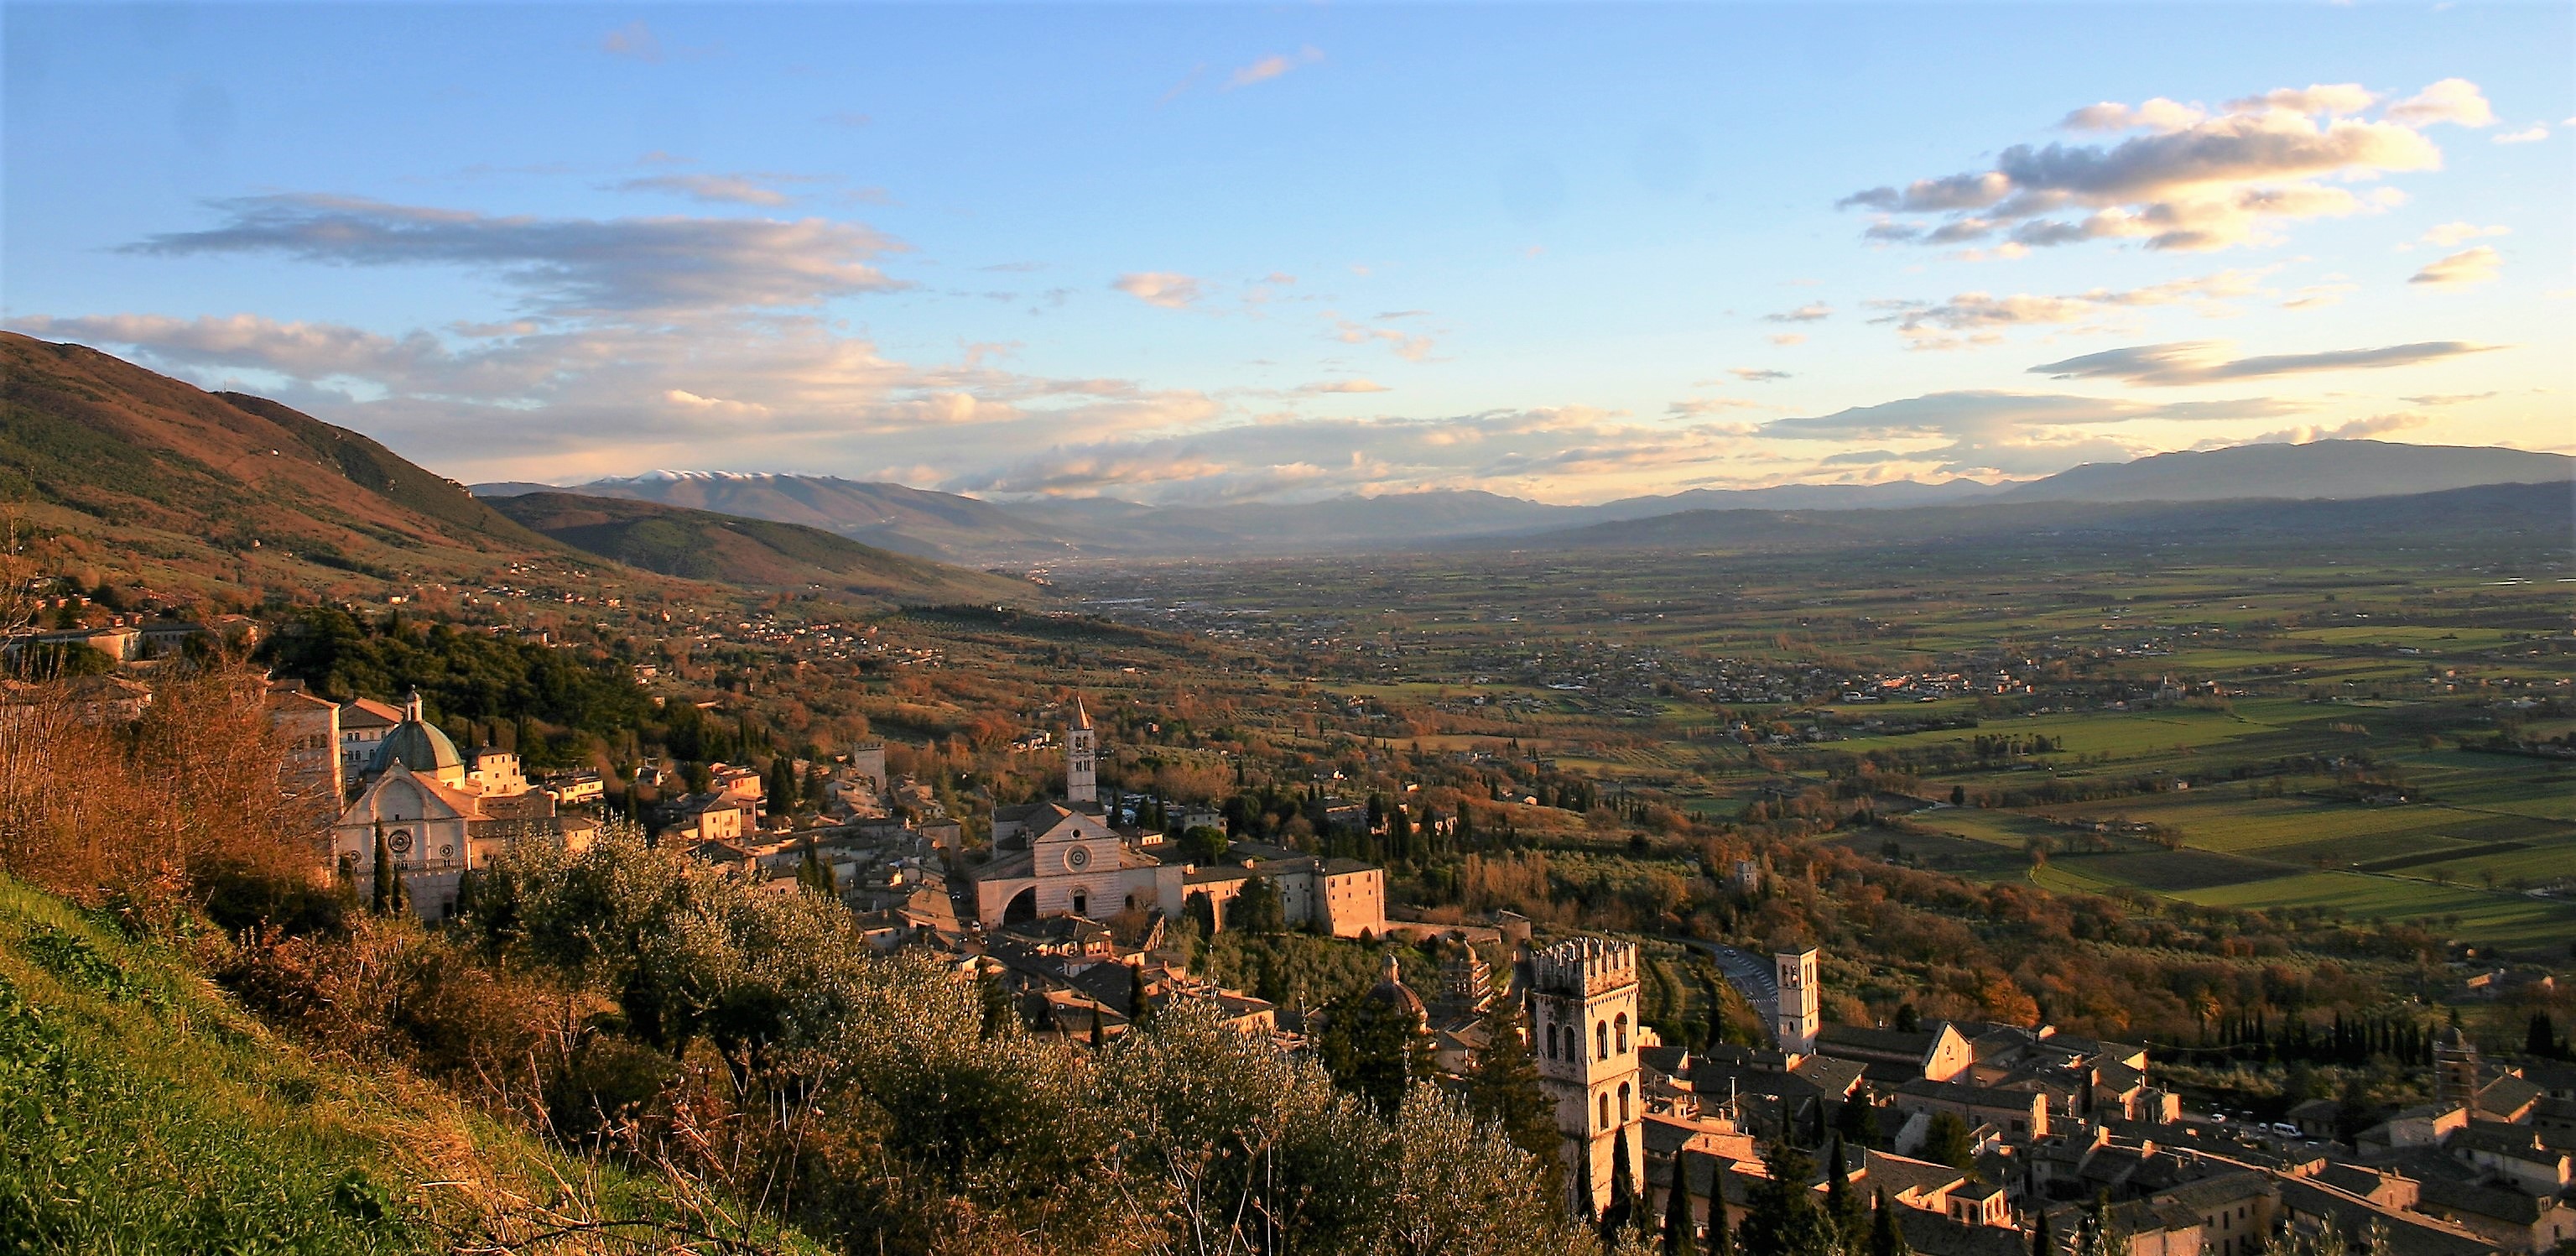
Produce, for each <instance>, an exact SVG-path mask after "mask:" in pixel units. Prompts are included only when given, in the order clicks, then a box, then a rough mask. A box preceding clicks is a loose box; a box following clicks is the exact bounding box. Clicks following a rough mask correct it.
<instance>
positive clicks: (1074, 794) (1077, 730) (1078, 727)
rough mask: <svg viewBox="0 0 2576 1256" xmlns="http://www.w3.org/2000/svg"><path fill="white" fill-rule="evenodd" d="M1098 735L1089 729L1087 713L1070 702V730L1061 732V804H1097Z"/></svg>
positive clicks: (1098, 785)
mask: <svg viewBox="0 0 2576 1256" xmlns="http://www.w3.org/2000/svg"><path fill="white" fill-rule="evenodd" d="M1099 780H1100V734H1099V733H1098V732H1096V731H1094V730H1093V729H1092V727H1091V712H1089V711H1086V710H1084V709H1082V699H1080V698H1075V699H1074V700H1073V726H1072V727H1071V728H1068V729H1066V730H1064V800H1065V801H1066V802H1098V801H1100V784H1099Z"/></svg>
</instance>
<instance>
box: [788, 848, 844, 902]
mask: <svg viewBox="0 0 2576 1256" xmlns="http://www.w3.org/2000/svg"><path fill="white" fill-rule="evenodd" d="M796 884H798V885H801V886H804V887H805V888H806V889H809V890H812V891H814V892H815V893H817V894H821V895H824V896H825V897H828V898H838V897H840V894H841V882H840V878H839V877H837V876H835V875H834V874H833V872H832V866H831V865H830V864H827V863H824V862H823V856H822V854H821V852H819V851H817V850H816V849H815V848H814V847H813V846H812V845H810V844H809V845H808V846H806V847H805V857H804V858H802V859H800V860H798V861H797V862H796Z"/></svg>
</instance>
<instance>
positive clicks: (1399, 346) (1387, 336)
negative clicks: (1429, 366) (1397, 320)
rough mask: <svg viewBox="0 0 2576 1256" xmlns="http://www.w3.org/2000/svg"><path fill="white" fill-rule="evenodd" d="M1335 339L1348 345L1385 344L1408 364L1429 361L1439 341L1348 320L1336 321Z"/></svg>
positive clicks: (1391, 328)
mask: <svg viewBox="0 0 2576 1256" xmlns="http://www.w3.org/2000/svg"><path fill="white" fill-rule="evenodd" d="M1333 339H1335V340H1339V341H1341V342H1342V343H1343V344H1347V345H1365V344H1383V345H1385V346H1386V347H1388V348H1389V349H1392V350H1394V351H1395V356H1397V357H1399V358H1402V359H1404V360H1405V361H1407V362H1421V361H1425V360H1427V359H1429V358H1430V356H1431V350H1432V348H1433V347H1434V346H1435V345H1436V344H1438V341H1437V340H1436V339H1435V338H1433V337H1432V336H1430V335H1428V334H1424V333H1418V332H1406V331H1401V330H1399V329H1397V328H1393V327H1369V326H1365V325H1362V324H1359V323H1354V322H1350V321H1349V320H1347V319H1336V320H1334V323H1333Z"/></svg>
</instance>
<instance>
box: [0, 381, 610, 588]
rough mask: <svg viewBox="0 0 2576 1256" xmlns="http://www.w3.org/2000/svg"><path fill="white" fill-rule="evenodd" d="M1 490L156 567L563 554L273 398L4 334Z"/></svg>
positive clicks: (124, 563) (448, 487)
mask: <svg viewBox="0 0 2576 1256" xmlns="http://www.w3.org/2000/svg"><path fill="white" fill-rule="evenodd" d="M0 416H5V418H6V422H0V500H8V501H15V502H18V503H20V508H21V509H23V510H25V511H26V512H27V513H28V515H29V516H30V518H31V521H32V522H33V523H34V524H35V525H36V526H37V527H38V528H39V529H40V530H41V531H43V532H45V533H49V534H56V535H65V536H69V537H73V538H76V539H78V540H80V541H82V542H83V543H85V544H89V545H91V546H94V547H95V548H96V549H98V550H99V551H100V552H101V553H102V554H103V555H106V556H112V565H114V566H116V567H119V568H125V569H128V570H130V571H133V572H135V573H136V574H137V575H138V577H141V578H144V579H146V580H147V581H149V582H152V583H162V582H185V583H198V584H215V583H229V584H236V585H253V584H259V585H269V586H285V587H294V588H303V589H313V590H319V591H333V590H340V589H345V588H349V587H353V585H354V584H355V583H357V582H365V583H375V582H391V581H401V580H407V579H408V580H419V579H433V580H434V579H441V578H449V577H461V576H465V575H469V574H473V573H479V572H483V571H487V570H489V569H490V568H491V567H493V566H494V565H495V563H496V561H500V560H506V559H508V558H514V557H526V556H530V555H546V556H554V555H562V554H565V551H564V550H563V549H562V547H561V546H559V545H557V544H555V543H554V542H551V541H548V540H546V539H545V538H543V537H540V536H537V535H536V534H534V533H532V532H529V531H528V530H526V529H525V528H522V527H520V526H519V525H517V524H515V523H512V522H511V521H510V520H508V519H507V518H504V517H502V516H501V515H500V514H498V513H496V512H494V511H493V510H492V509H491V508H489V507H488V506H485V505H484V504H483V503H481V502H479V501H477V500H475V499H474V498H473V496H471V495H470V494H468V493H466V492H465V491H464V489H462V488H461V487H459V486H457V485H455V484H453V483H451V482H449V481H447V480H443V479H440V478H439V477H437V476H435V475H433V474H431V473H429V472H427V471H424V470H422V469H420V468H419V467H416V466H413V465H412V464H410V463H408V462H405V461H403V460H402V459H401V458H400V457H399V456H397V455H395V454H394V453H393V452H392V451H390V450H388V449H386V448H385V447H384V446H382V445H379V444H377V443H376V442H374V441H371V440H368V439H367V438H365V437H363V436H360V435H358V434H357V433H354V432H349V431H344V430H342V429H340V428H336V427H332V426H330V425H329V424H326V423H322V422H320V421H319V420H316V419H312V418H309V417H307V416H305V415H302V414H298V413H296V412H295V411H293V410H291V409H288V408H287V407H285V406H282V405H279V404H277V403H276V402H273V401H265V400H262V399H260V398H256V397H246V396H241V395H239V394H231V393H222V394H218V393H209V392H206V391H203V390H201V389H198V388H194V387H191V386H190V385H187V384H184V383H181V382H180V381H178V380H174V379H170V378H168V377H166V376H162V375H157V374H154V373H153V372H151V371H147V370H144V369H143V368H141V367H138V366H134V365H132V364H131V363H127V362H123V361H120V360H118V359H116V358H113V357H110V356H108V355H107V354H103V353H99V352H97V351H95V350H91V349H86V348H82V347H80V346H78V345H59V344H50V343H47V342H45V341H41V340H34V339H30V338H28V337H26V336H19V335H12V334H7V333H0Z"/></svg>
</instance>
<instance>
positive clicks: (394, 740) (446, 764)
mask: <svg viewBox="0 0 2576 1256" xmlns="http://www.w3.org/2000/svg"><path fill="white" fill-rule="evenodd" d="M363 780H364V783H363V784H362V785H361V786H360V787H359V789H358V794H357V797H356V798H355V799H353V800H352V801H351V802H350V803H349V804H348V806H347V807H346V808H344V809H342V811H341V812H340V818H339V819H338V821H336V822H335V823H333V825H332V826H331V862H330V871H331V873H332V874H333V875H335V876H337V877H338V878H339V879H340V880H341V881H342V882H343V883H344V884H347V885H350V886H353V887H355V888H356V890H357V891H358V893H359V894H361V895H372V894H373V893H374V889H375V885H374V882H375V873H376V850H377V846H378V844H379V843H381V844H382V846H383V849H384V852H385V856H386V862H387V864H388V865H389V866H390V867H391V868H392V870H393V871H394V873H395V874H396V875H397V876H399V877H400V878H401V880H402V886H403V892H404V893H405V894H406V895H407V896H409V898H410V899H411V904H412V909H413V910H414V911H415V912H417V913H419V915H420V918H421V919H423V920H430V921H435V920H443V919H445V918H446V917H448V916H449V915H452V914H454V912H455V910H456V887H457V884H458V882H459V881H460V880H462V879H463V877H464V874H465V871H466V870H467V869H468V868H481V867H484V866H486V865H488V864H490V863H491V862H492V860H493V859H494V858H495V857H497V856H498V855H499V854H500V853H501V852H502V851H503V850H505V849H507V848H508V847H509V845H510V843H512V842H516V841H520V840H524V839H527V838H531V837H543V838H547V839H550V840H557V841H561V842H563V843H565V844H566V845H568V846H570V847H572V848H574V849H576V850H578V849H581V848H582V847H585V846H587V845H589V844H590V840H591V838H592V837H593V836H594V835H595V834H596V833H597V832H598V829H599V824H598V822H597V821H595V820H593V819H591V818H590V817H588V816H583V815H558V814H557V813H556V809H555V801H554V798H553V797H552V796H551V795H549V794H547V793H546V792H545V791H543V790H539V789H532V788H530V787H529V785H528V778H527V774H526V773H525V772H523V771H521V770H520V767H519V756H517V755H515V754H511V753H509V752H508V751H505V750H499V749H494V748H491V747H486V748H484V749H482V750H479V751H476V752H475V754H474V756H473V759H472V761H471V762H470V763H469V762H468V761H467V759H466V757H465V756H464V755H461V754H459V753H457V750H456V743H455V742H453V741H450V740H449V739H448V736H447V734H445V733H443V732H440V731H439V730H438V726H437V725H434V724H431V723H430V722H429V721H427V720H425V719H423V718H421V703H420V695H419V694H417V693H415V694H412V695H411V697H410V698H409V699H408V700H406V701H405V702H404V703H403V706H402V718H401V719H400V720H399V721H398V722H397V723H396V724H395V725H394V727H393V728H392V729H391V730H390V731H388V732H386V733H385V734H384V736H383V738H382V739H381V740H379V741H377V742H375V743H374V750H373V753H372V755H371V757H370V758H369V760H368V762H367V766H366V775H365V777H364V778H363Z"/></svg>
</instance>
